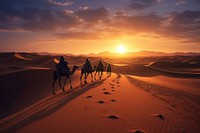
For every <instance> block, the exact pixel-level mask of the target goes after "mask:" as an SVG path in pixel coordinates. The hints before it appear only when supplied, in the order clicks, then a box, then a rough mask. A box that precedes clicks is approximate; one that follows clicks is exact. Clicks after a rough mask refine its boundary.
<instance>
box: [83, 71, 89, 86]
mask: <svg viewBox="0 0 200 133" xmlns="http://www.w3.org/2000/svg"><path fill="white" fill-rule="evenodd" d="M88 74H89V73H85V81H84V83H85V84H87V76H88Z"/></svg>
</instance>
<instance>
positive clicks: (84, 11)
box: [75, 7, 109, 24]
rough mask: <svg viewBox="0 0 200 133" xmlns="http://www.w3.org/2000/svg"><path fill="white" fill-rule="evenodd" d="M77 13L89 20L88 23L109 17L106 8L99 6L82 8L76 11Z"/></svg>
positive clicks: (82, 18)
mask: <svg viewBox="0 0 200 133" xmlns="http://www.w3.org/2000/svg"><path fill="white" fill-rule="evenodd" d="M75 15H76V16H77V17H78V18H79V19H81V20H83V21H85V22H87V23H91V24H92V23H98V22H102V21H105V20H107V19H108V17H109V12H108V10H107V9H106V8H104V7H102V8H97V9H90V8H80V9H79V10H78V11H76V13H75Z"/></svg>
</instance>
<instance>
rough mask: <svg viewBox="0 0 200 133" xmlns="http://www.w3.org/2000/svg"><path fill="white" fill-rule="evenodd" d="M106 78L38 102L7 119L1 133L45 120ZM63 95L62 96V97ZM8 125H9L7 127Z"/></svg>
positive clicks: (2, 125)
mask: <svg viewBox="0 0 200 133" xmlns="http://www.w3.org/2000/svg"><path fill="white" fill-rule="evenodd" d="M106 79H107V78H105V79H103V80H100V81H96V82H93V83H91V84H87V85H85V86H84V87H83V88H81V86H77V87H75V88H74V89H73V90H71V91H66V93H64V94H63V93H59V94H58V95H56V96H54V97H53V98H52V97H50V98H47V99H45V100H44V101H41V102H39V103H38V104H36V105H35V106H33V107H31V108H30V109H28V110H26V111H24V112H23V113H19V115H17V116H15V117H14V118H11V119H9V120H8V121H5V122H4V123H2V124H1V126H0V129H1V130H2V129H3V130H2V131H1V130H0V131H1V132H16V131H18V130H19V129H21V128H23V127H25V126H26V125H28V124H30V123H32V122H34V121H37V120H40V119H43V118H46V117H48V116H49V115H51V114H53V113H54V112H56V111H57V110H59V109H60V108H62V107H63V106H65V105H66V104H68V103H69V102H70V101H72V100H73V99H75V98H77V97H78V96H80V95H82V94H83V93H85V92H87V91H88V90H90V89H91V88H94V87H97V86H99V85H101V84H102V83H103V82H104V81H105V80H106ZM62 94H63V95H62ZM10 123H11V124H12V123H15V124H12V125H11V124H10ZM9 124H10V125H9Z"/></svg>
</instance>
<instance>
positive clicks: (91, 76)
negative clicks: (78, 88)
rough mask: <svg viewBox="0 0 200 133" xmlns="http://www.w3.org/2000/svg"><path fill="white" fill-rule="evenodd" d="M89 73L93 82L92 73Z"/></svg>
mask: <svg viewBox="0 0 200 133" xmlns="http://www.w3.org/2000/svg"><path fill="white" fill-rule="evenodd" d="M90 75H91V82H93V75H92V73H90Z"/></svg>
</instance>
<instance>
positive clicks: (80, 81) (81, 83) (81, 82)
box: [80, 73, 83, 85]
mask: <svg viewBox="0 0 200 133" xmlns="http://www.w3.org/2000/svg"><path fill="white" fill-rule="evenodd" d="M82 76H83V74H82V73H81V76H80V83H81V85H82Z"/></svg>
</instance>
